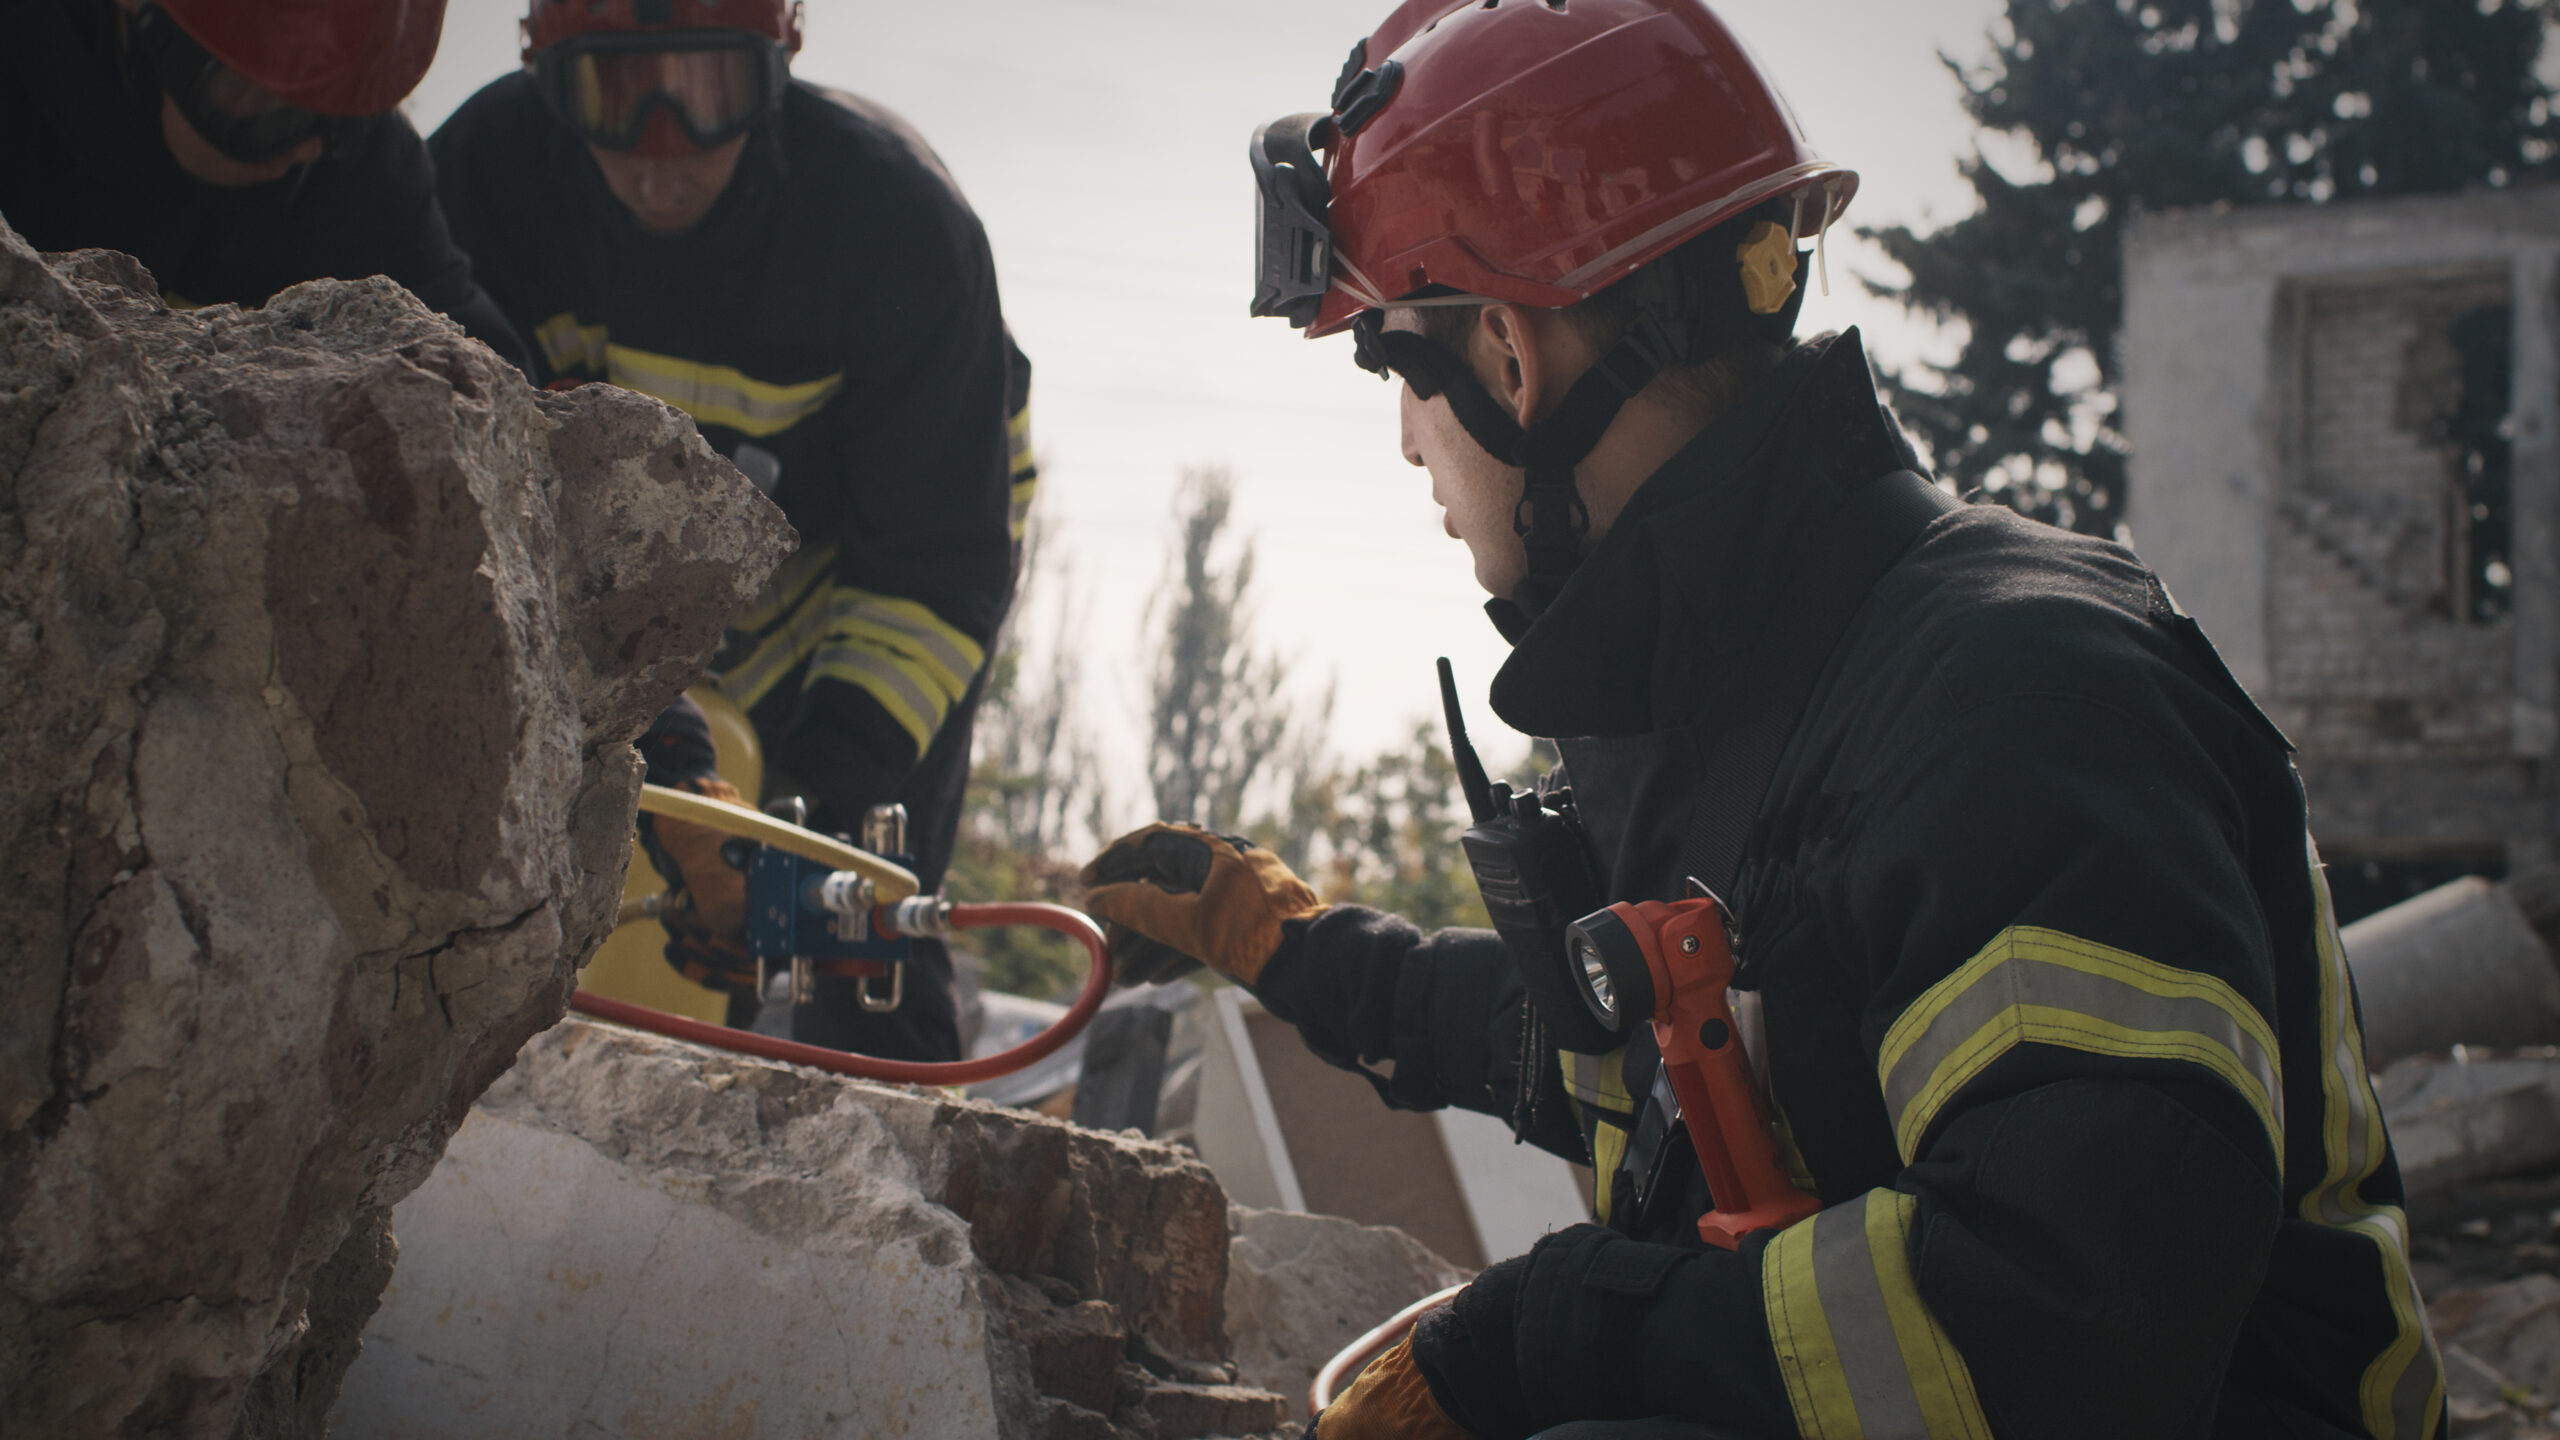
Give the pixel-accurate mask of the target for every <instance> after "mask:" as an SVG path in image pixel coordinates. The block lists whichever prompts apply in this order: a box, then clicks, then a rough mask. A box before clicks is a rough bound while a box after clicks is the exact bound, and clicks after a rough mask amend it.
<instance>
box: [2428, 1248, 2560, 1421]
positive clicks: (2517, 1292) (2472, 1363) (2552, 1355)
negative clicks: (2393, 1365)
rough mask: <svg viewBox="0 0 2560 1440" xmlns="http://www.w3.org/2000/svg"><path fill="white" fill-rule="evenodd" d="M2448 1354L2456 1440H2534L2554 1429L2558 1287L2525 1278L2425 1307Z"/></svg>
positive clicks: (2558, 1387) (2559, 1390) (2559, 1351)
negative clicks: (2459, 1438) (2465, 1439)
mask: <svg viewBox="0 0 2560 1440" xmlns="http://www.w3.org/2000/svg"><path fill="white" fill-rule="evenodd" d="M2427 1319H2428V1321H2429V1322H2430V1323H2431V1324H2432V1325H2433V1327H2434V1329H2435V1334H2436V1344H2437V1346H2438V1347H2439V1348H2440V1349H2441V1350H2442V1351H2443V1352H2444V1372H2445V1376H2444V1378H2445V1398H2446V1400H2447V1402H2448V1403H2450V1404H2451V1406H2452V1408H2453V1419H2454V1424H2455V1426H2456V1429H2455V1432H2454V1433H2455V1434H2457V1435H2462V1436H2465V1437H2472V1440H2492V1437H2495V1440H2528V1437H2547V1436H2551V1435H2553V1434H2556V1433H2560V1431H2555V1430H2554V1429H2552V1428H2551V1416H2552V1409H2553V1403H2554V1401H2555V1400H2560V1279H2554V1278H2552V1277H2551V1276H2549V1275H2525V1276H2522V1277H2519V1278H2517V1279H2514V1280H2509V1281H2507V1282H2505V1283H2503V1284H2498V1285H2486V1286H2480V1287H2477V1288H2474V1289H2464V1290H2452V1291H2448V1292H2446V1293H2445V1294H2442V1295H2439V1296H2437V1297H2435V1299H2434V1300H2432V1301H2431V1302H2429V1304H2428V1306H2427Z"/></svg>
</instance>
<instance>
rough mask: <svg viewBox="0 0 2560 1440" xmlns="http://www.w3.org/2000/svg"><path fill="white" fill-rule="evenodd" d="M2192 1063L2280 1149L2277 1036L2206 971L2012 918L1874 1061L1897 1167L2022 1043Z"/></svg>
mask: <svg viewBox="0 0 2560 1440" xmlns="http://www.w3.org/2000/svg"><path fill="white" fill-rule="evenodd" d="M2031 1043H2032V1044H2042V1045H2055V1046H2060V1047H2063V1048H2066V1049H2072V1050H2080V1051H2085V1052H2087V1053H2090V1054H2094V1055H2111V1056H2116V1057H2119V1058H2123V1059H2135V1060H2162V1061H2171V1062H2177V1063H2183V1064H2189V1065H2195V1066H2198V1067H2200V1068H2202V1069H2204V1070H2207V1071H2210V1072H2212V1073H2213V1074H2214V1075H2215V1076H2216V1077H2218V1078H2219V1079H2221V1080H2222V1082H2223V1083H2224V1084H2227V1085H2229V1086H2230V1087H2231V1088H2232V1089H2233V1090H2234V1091H2236V1092H2238V1094H2239V1095H2240V1098H2242V1099H2243V1100H2245V1101H2247V1102H2248V1104H2249V1108H2250V1109H2251V1110H2252V1111H2254V1112H2255V1113H2256V1115H2257V1117H2258V1122H2259V1123H2260V1124H2261V1125H2263V1126H2264V1127H2266V1132H2267V1140H2268V1144H2269V1145H2270V1146H2271V1147H2273V1150H2274V1153H2275V1154H2276V1155H2277V1156H2278V1157H2281V1156H2282V1155H2283V1154H2284V1092H2283V1090H2282V1089H2281V1088H2280V1087H2279V1085H2278V1082H2277V1079H2276V1075H2277V1071H2278V1068H2279V1066H2280V1064H2281V1062H2280V1060H2279V1059H2278V1055H2277V1049H2276V1037H2275V1032H2274V1031H2273V1030H2272V1029H2270V1028H2268V1025H2267V1022H2266V1020H2265V1018H2264V1017H2262V1016H2260V1015H2259V1014H2258V1012H2257V1009H2256V1008H2255V1007H2254V1006H2252V1005H2250V1004H2249V1003H2248V1002H2247V1001H2245V1000H2243V999H2241V998H2240V995H2239V992H2237V991H2235V990H2233V989H2232V988H2231V987H2230V986H2229V985H2227V984H2225V983H2223V982H2222V981H2220V980H2218V979H2215V978H2214V977H2212V976H2210V975H2204V974H2200V973H2198V972H2196V971H2193V970H2180V969H2177V968H2176V967H2174V966H2169V965H2163V964H2160V963H2159V962H2157V961H2153V960H2146V959H2144V958H2143V957H2141V956H2139V955H2136V954H2133V953H2131V952H2130V951H2125V950H2117V949H2114V948H2112V947H2109V946H2105V945H2100V944H2097V943H2096V942H2094V941H2089V940H2083V939H2080V938H2079V937H2077V936H2074V935H2067V934H2065V933H2063V932H2062V931H2059V930H2046V929H2042V928H2039V927H2036V926H2030V925H2019V926H2012V927H2011V928H2009V929H2007V930H2003V931H2001V932H2000V934H1999V935H1998V936H1996V937H1994V938H1993V940H1992V942H1991V943H1990V944H1989V945H1987V946H1985V947H1983V950H1982V952H1981V953H1980V954H1978V955H1976V956H1974V957H1973V958H1972V959H1970V960H1968V961H1966V962H1965V963H1964V964H1963V965H1962V966H1960V967H1958V968H1957V970H1956V971H1955V973H1954V974H1952V975H1949V976H1947V977H1946V978H1945V979H1943V980H1941V981H1939V982H1938V983H1937V984H1935V985H1932V986H1930V987H1929V989H1928V991H1927V992H1926V993H1924V994H1923V995H1921V997H1920V998H1919V999H1918V1000H1916V1001H1914V1002H1912V1005H1911V1007H1910V1008H1909V1009H1907V1010H1905V1011H1903V1012H1902V1015H1901V1017H1900V1018H1898V1019H1896V1020H1895V1021H1894V1022H1893V1028H1891V1029H1890V1030H1887V1031H1886V1032H1885V1039H1884V1049H1883V1051H1882V1053H1881V1054H1880V1055H1879V1056H1878V1058H1877V1061H1876V1074H1877V1077H1878V1078H1879V1079H1880V1080H1882V1081H1883V1084H1884V1098H1885V1106H1886V1109H1887V1110H1888V1111H1889V1112H1890V1113H1891V1114H1892V1115H1893V1117H1894V1139H1895V1142H1896V1143H1897V1144H1898V1145H1899V1146H1900V1148H1901V1151H1902V1158H1903V1160H1904V1162H1905V1163H1908V1162H1910V1161H1911V1160H1913V1159H1914V1158H1916V1157H1917V1156H1918V1154H1919V1149H1920V1140H1921V1137H1922V1136H1924V1135H1926V1134H1927V1133H1928V1130H1929V1125H1930V1122H1931V1121H1933V1120H1935V1119H1936V1118H1937V1116H1938V1112H1939V1111H1940V1110H1942V1109H1944V1108H1945V1107H1946V1104H1947V1102H1948V1101H1950V1100H1952V1099H1954V1098H1955V1096H1956V1094H1957V1093H1958V1092H1960V1091H1961V1090H1963V1089H1964V1087H1965V1086H1966V1085H1968V1084H1970V1083H1971V1082H1972V1081H1973V1079H1974V1077H1976V1076H1978V1075H1980V1074H1981V1073H1982V1072H1983V1071H1984V1070H1985V1069H1987V1068H1989V1067H1990V1065H1991V1063H1992V1062H1993V1061H1995V1060H1997V1059H1999V1058H2000V1057H2001V1056H2003V1055H2005V1054H2007V1053H2008V1052H2009V1051H2011V1050H2013V1049H2015V1048H2016V1047H2018V1046H2019V1045H2023V1044H2031Z"/></svg>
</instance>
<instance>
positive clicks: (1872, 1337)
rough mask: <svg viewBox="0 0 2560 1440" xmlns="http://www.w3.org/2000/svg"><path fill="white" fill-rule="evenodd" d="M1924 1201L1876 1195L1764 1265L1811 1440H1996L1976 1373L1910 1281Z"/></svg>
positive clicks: (1802, 1231)
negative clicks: (1914, 1226)
mask: <svg viewBox="0 0 2560 1440" xmlns="http://www.w3.org/2000/svg"><path fill="white" fill-rule="evenodd" d="M1919 1203H1920V1202H1919V1201H1918V1200H1917V1199H1915V1198H1913V1197H1912V1196H1909V1195H1905V1194H1902V1193H1900V1192H1899V1191H1894V1190H1871V1191H1868V1192H1867V1193H1866V1194H1865V1195H1863V1196H1860V1197H1859V1198H1858V1199H1855V1200H1852V1201H1849V1202H1847V1203H1846V1204H1842V1205H1835V1206H1833V1207H1831V1208H1830V1209H1828V1210H1825V1211H1823V1212H1822V1213H1821V1214H1819V1215H1816V1216H1814V1217H1813V1218H1812V1219H1810V1220H1804V1221H1799V1222H1798V1223H1796V1224H1794V1225H1791V1226H1789V1227H1787V1228H1786V1229H1785V1230H1783V1231H1781V1232H1779V1234H1778V1236H1777V1238H1776V1239H1774V1240H1772V1241H1770V1242H1769V1248H1768V1249H1767V1250H1766V1251H1765V1252H1763V1254H1762V1256H1761V1261H1760V1295H1761V1303H1762V1306H1763V1307H1764V1308H1765V1310H1766V1311H1767V1313H1768V1317H1769V1338H1770V1341H1771V1343H1772V1344H1773V1345H1774V1346H1775V1347H1776V1350H1777V1357H1778V1371H1779V1374H1780V1375H1781V1376H1782V1377H1783V1378H1784V1379H1785V1381H1786V1386H1787V1402H1788V1405H1789V1406H1790V1408H1792V1409H1793V1411H1794V1412H1795V1419H1796V1428H1797V1430H1798V1431H1799V1432H1801V1433H1802V1434H1804V1435H1805V1436H1807V1437H1809V1440H1990V1435H1991V1426H1990V1423H1989V1422H1988V1421H1987V1420H1986V1419H1984V1417H1983V1413H1982V1402H1981V1400H1980V1398H1979V1397H1977V1396H1976V1395H1975V1393H1974V1388H1973V1375H1972V1372H1971V1371H1969V1370H1967V1369H1966V1367H1965V1363H1964V1357H1963V1356H1962V1355H1961V1354H1959V1353H1957V1351H1956V1347H1955V1343H1954V1341H1952V1340H1951V1339H1949V1338H1948V1336H1947V1333H1946V1331H1945V1329H1943V1328H1942V1327H1941V1326H1940V1325H1939V1324H1938V1321H1937V1317H1935V1316H1934V1315H1932V1314H1930V1313H1929V1307H1928V1304H1927V1302H1926V1301H1924V1300H1922V1299H1921V1298H1920V1289H1919V1286H1918V1284H1917V1282H1916V1281H1915V1280H1914V1279H1913V1277H1912V1274H1911V1217H1912V1214H1913V1212H1914V1211H1915V1210H1916V1209H1917V1208H1918V1206H1919Z"/></svg>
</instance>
